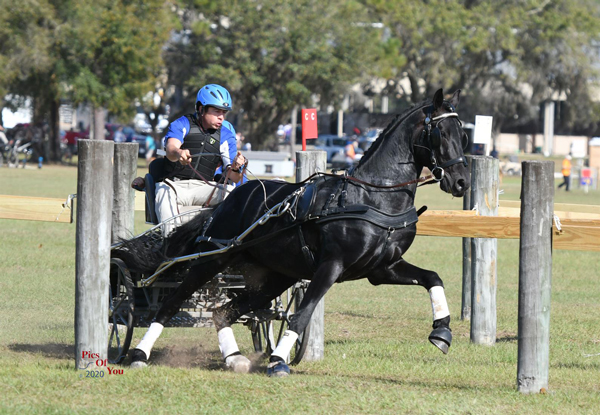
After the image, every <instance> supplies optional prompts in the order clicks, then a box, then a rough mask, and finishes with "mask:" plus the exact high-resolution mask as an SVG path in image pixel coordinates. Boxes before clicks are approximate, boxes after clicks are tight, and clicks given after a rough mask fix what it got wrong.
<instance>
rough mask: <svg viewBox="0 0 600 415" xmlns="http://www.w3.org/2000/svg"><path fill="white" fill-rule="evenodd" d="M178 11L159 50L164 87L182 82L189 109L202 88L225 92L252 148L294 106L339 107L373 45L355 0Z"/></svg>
mask: <svg viewBox="0 0 600 415" xmlns="http://www.w3.org/2000/svg"><path fill="white" fill-rule="evenodd" d="M184 10H185V12H184V13H182V27H183V31H182V32H181V33H180V34H179V36H178V37H177V38H175V39H174V41H173V42H171V43H170V45H169V48H168V50H167V53H166V61H167V62H168V63H169V76H170V82H172V83H175V84H179V85H183V87H182V89H183V91H184V92H185V93H186V94H187V97H188V99H187V102H186V108H188V109H189V110H191V108H193V105H194V104H193V101H195V96H196V92H197V90H198V88H199V87H201V86H202V85H204V84H207V83H218V84H221V85H223V86H225V87H227V88H228V89H229V90H230V92H231V93H232V95H233V98H234V100H233V105H234V112H237V113H238V115H241V116H240V117H238V119H241V122H239V123H238V126H237V128H238V130H239V129H241V130H242V131H243V132H244V133H245V134H246V135H247V136H248V139H250V140H251V141H252V143H253V144H254V145H255V147H265V146H268V145H269V144H270V142H272V141H273V140H274V139H275V131H276V129H277V125H278V124H281V123H285V122H287V120H289V114H290V112H291V110H292V109H293V108H294V106H296V105H300V106H301V105H313V99H314V98H316V99H317V100H318V103H319V105H320V106H321V107H325V106H326V105H327V104H330V103H333V104H335V103H337V102H339V101H340V99H341V97H342V95H343V93H344V92H345V90H346V88H347V87H348V85H349V84H351V83H352V82H354V81H355V80H356V79H358V78H359V77H360V75H361V74H362V73H363V72H364V69H365V68H366V66H367V65H368V63H369V60H370V56H371V55H370V49H369V45H370V44H372V43H373V42H374V40H375V38H374V36H375V34H374V32H373V30H371V29H369V28H366V27H364V26H361V25H360V24H359V23H361V22H362V21H363V20H362V19H363V18H364V17H365V14H364V8H363V7H362V6H361V5H360V4H358V3H357V2H354V1H334V2H320V1H315V0H295V1H292V0H273V1H268V2H267V1H259V0H251V1H244V2H238V1H233V0H230V1H221V2H211V1H208V0H205V1H195V2H187V3H186V4H185V6H184ZM198 16H200V17H198ZM240 124H241V125H240Z"/></svg>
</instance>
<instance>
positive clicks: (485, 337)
mask: <svg viewBox="0 0 600 415" xmlns="http://www.w3.org/2000/svg"><path fill="white" fill-rule="evenodd" d="M498 186H499V164H498V159H495V158H493V157H489V156H474V157H473V158H472V159H471V208H474V207H476V208H477V212H478V214H479V215H481V216H498ZM497 251H498V241H497V239H492V238H472V240H471V258H472V263H471V284H472V285H471V342H473V343H475V344H484V345H488V346H491V345H493V344H494V343H496V286H497V279H496V276H497V274H496V258H497Z"/></svg>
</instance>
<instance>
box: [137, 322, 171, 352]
mask: <svg viewBox="0 0 600 415" xmlns="http://www.w3.org/2000/svg"><path fill="white" fill-rule="evenodd" d="M163 329H164V326H163V325H162V324H160V323H152V324H150V328H149V329H148V331H147V332H146V334H144V338H143V339H142V341H141V342H140V344H138V346H137V347H136V349H140V350H142V351H143V352H144V353H146V357H147V358H150V352H151V351H152V347H154V343H155V342H156V340H158V338H159V337H160V334H161V333H162V331H163Z"/></svg>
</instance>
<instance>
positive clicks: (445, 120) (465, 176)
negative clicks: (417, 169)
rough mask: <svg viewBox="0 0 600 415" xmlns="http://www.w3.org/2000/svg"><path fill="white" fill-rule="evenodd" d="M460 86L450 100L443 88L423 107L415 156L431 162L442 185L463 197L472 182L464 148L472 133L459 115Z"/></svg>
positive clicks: (422, 160) (433, 171) (415, 144)
mask: <svg viewBox="0 0 600 415" xmlns="http://www.w3.org/2000/svg"><path fill="white" fill-rule="evenodd" d="M459 97H460V90H458V91H456V92H455V93H454V95H452V98H450V100H449V101H444V94H443V91H442V90H441V89H439V90H438V91H437V92H436V93H435V95H434V97H433V104H432V105H431V106H426V107H424V108H423V121H422V123H423V124H422V125H423V128H419V129H417V130H416V135H415V137H414V141H413V142H414V147H415V157H417V159H418V160H419V161H420V162H421V164H422V165H424V166H427V167H428V168H429V170H431V173H432V174H433V176H434V177H435V180H437V181H439V182H440V187H441V189H442V190H443V191H445V192H447V193H452V195H453V196H458V197H461V196H463V195H464V194H465V192H466V190H467V189H468V188H469V184H470V183H471V178H470V174H469V169H468V168H467V161H466V159H465V156H464V154H463V149H464V148H465V147H466V146H467V144H468V137H467V135H466V134H465V132H464V131H463V129H462V123H461V122H460V120H459V119H458V114H457V113H456V107H457V106H458V102H459Z"/></svg>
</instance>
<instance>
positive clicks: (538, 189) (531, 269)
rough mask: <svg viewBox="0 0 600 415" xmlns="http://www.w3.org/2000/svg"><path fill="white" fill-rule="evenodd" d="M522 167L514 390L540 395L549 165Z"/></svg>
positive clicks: (544, 379) (544, 363)
mask: <svg viewBox="0 0 600 415" xmlns="http://www.w3.org/2000/svg"><path fill="white" fill-rule="evenodd" d="M522 166H523V168H522V171H523V178H522V180H521V239H520V244H519V345H518V363H517V387H518V389H519V392H522V393H539V392H540V391H542V389H548V368H549V353H550V292H551V289H550V288H551V281H552V218H553V214H554V162H551V161H524V162H523V163H522Z"/></svg>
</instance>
